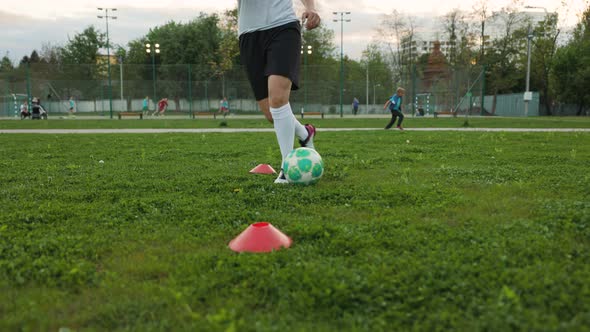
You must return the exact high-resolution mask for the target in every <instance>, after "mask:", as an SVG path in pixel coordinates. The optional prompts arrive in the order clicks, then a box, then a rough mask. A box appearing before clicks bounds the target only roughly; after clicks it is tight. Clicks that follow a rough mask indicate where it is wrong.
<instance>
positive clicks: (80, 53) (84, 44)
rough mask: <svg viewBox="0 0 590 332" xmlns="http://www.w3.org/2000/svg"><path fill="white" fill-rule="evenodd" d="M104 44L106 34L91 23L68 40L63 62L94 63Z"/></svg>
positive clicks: (63, 53)
mask: <svg viewBox="0 0 590 332" xmlns="http://www.w3.org/2000/svg"><path fill="white" fill-rule="evenodd" d="M105 46H106V35H105V34H104V33H102V32H100V31H99V30H97V29H96V28H95V27H94V26H92V25H91V26H89V27H87V28H86V29H84V31H82V32H80V33H77V34H75V35H74V37H73V38H71V39H69V40H68V43H67V44H66V45H65V46H64V47H63V48H62V54H61V56H62V59H63V62H64V63H65V64H96V63H97V59H98V56H99V50H100V49H101V48H102V47H105ZM31 61H32V62H34V61H33V60H32V57H31Z"/></svg>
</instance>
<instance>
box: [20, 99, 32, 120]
mask: <svg viewBox="0 0 590 332" xmlns="http://www.w3.org/2000/svg"><path fill="white" fill-rule="evenodd" d="M30 117H31V113H30V112H29V105H27V102H26V101H23V103H22V104H21V105H20V118H21V119H24V118H30Z"/></svg>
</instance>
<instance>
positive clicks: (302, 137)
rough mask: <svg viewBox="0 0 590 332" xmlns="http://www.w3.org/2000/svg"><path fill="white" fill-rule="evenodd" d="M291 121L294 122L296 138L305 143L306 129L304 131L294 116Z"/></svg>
mask: <svg viewBox="0 0 590 332" xmlns="http://www.w3.org/2000/svg"><path fill="white" fill-rule="evenodd" d="M293 121H294V122H295V135H297V137H299V139H300V140H302V141H305V139H306V138H307V136H308V135H309V133H308V132H307V129H305V126H304V125H302V124H301V122H299V120H297V118H296V117H295V116H294V115H293Z"/></svg>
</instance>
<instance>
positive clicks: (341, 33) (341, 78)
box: [332, 12, 350, 117]
mask: <svg viewBox="0 0 590 332" xmlns="http://www.w3.org/2000/svg"><path fill="white" fill-rule="evenodd" d="M332 14H334V15H338V14H340V19H334V20H333V21H334V22H338V21H340V117H343V116H344V115H343V114H344V113H343V109H342V105H343V103H342V99H343V97H344V22H345V21H346V22H350V19H346V20H345V19H344V14H346V15H350V12H332Z"/></svg>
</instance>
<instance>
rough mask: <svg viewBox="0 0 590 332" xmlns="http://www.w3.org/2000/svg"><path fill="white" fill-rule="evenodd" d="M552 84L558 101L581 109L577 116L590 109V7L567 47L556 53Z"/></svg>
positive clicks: (583, 15)
mask: <svg viewBox="0 0 590 332" xmlns="http://www.w3.org/2000/svg"><path fill="white" fill-rule="evenodd" d="M552 77H553V81H554V82H555V87H554V89H555V92H556V94H557V98H558V100H559V101H561V102H564V103H573V104H576V105H577V106H578V111H577V113H576V114H577V115H582V114H583V111H584V109H585V108H586V107H588V105H590V90H588V86H590V7H588V8H587V9H586V10H585V11H584V13H583V14H582V18H581V20H580V22H579V23H578V24H577V25H576V28H575V29H574V33H573V37H572V38H571V39H570V40H569V42H568V43H567V45H565V46H564V47H561V48H560V49H558V50H557V52H556V54H555V59H554V62H553V70H552Z"/></svg>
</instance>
